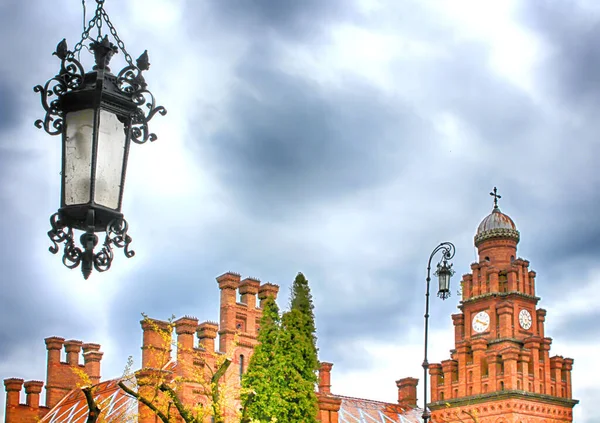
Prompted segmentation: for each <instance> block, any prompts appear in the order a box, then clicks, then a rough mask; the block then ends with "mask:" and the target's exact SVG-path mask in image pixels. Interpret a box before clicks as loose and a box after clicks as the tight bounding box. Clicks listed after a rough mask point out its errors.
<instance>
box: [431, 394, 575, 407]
mask: <svg viewBox="0 0 600 423" xmlns="http://www.w3.org/2000/svg"><path fill="white" fill-rule="evenodd" d="M508 399H517V400H532V401H535V402H543V403H545V404H550V405H555V406H561V407H569V408H573V407H574V406H575V405H576V404H578V403H579V400H574V399H569V398H560V397H554V396H551V395H545V394H536V393H534V392H527V391H518V390H510V391H498V392H490V393H487V394H481V395H473V396H470V397H463V398H456V399H447V400H443V401H436V402H432V403H430V404H429V408H430V409H431V410H432V411H436V410H441V409H445V408H448V407H462V406H465V405H476V404H483V403H489V402H490V401H503V400H508Z"/></svg>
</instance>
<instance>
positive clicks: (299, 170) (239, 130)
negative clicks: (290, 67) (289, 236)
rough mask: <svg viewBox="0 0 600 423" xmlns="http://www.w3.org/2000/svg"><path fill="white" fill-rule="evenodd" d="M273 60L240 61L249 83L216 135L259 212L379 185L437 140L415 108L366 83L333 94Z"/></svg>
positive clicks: (227, 173)
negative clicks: (279, 65) (283, 69)
mask: <svg viewBox="0 0 600 423" xmlns="http://www.w3.org/2000/svg"><path fill="white" fill-rule="evenodd" d="M268 62H269V60H264V56H263V57H261V56H259V57H255V56H254V55H252V54H250V55H249V56H248V57H247V58H246V61H245V62H244V63H243V64H242V65H241V66H240V68H239V71H238V77H239V78H240V79H242V80H244V83H245V84H246V86H243V87H242V86H238V87H237V88H236V89H235V90H234V92H233V93H232V96H231V101H230V106H229V115H230V119H228V123H227V127H223V128H222V129H221V130H220V131H218V133H217V134H216V135H215V136H214V137H213V139H212V140H211V144H212V149H213V158H214V160H215V161H217V162H222V163H224V164H225V166H224V167H223V168H222V169H221V172H222V177H223V179H224V180H225V181H226V183H227V184H228V185H229V186H230V187H232V189H233V190H234V192H235V193H236V194H237V195H238V196H239V198H240V201H244V202H248V201H250V202H252V203H253V204H254V205H255V206H256V208H257V209H258V210H257V211H260V212H264V211H266V210H268V211H269V212H270V213H272V212H274V211H275V212H277V211H278V210H277V209H281V208H286V209H289V208H292V209H293V207H294V206H295V205H297V204H298V203H303V204H307V202H313V201H319V200H324V199H326V198H328V199H332V198H335V197H340V196H343V195H345V194H347V193H349V192H351V191H353V190H359V189H362V188H366V187H372V186H374V185H376V184H377V183H378V182H381V181H383V180H384V179H385V177H386V176H390V175H391V174H392V173H394V174H398V173H401V172H402V169H403V168H404V166H405V164H406V163H407V162H408V161H410V160H411V159H413V158H414V157H415V156H416V154H417V153H416V152H415V150H417V149H418V148H419V147H418V145H419V143H421V144H422V145H423V144H426V143H427V140H428V139H430V138H431V137H430V134H429V129H428V128H427V127H426V126H425V125H424V124H423V121H422V120H421V119H420V118H419V117H418V116H417V115H416V114H415V113H414V112H413V111H412V110H411V109H410V108H409V107H407V106H406V105H404V104H402V103H401V102H399V101H397V100H396V99H393V98H390V97H389V96H387V95H386V94H384V93H382V92H379V91H378V90H377V89H375V88H374V87H372V86H369V85H368V84H366V83H365V82H364V81H360V80H348V81H346V83H345V84H344V87H343V88H342V89H340V90H334V91H328V90H326V89H325V88H324V87H321V86H319V85H318V84H316V83H314V82H311V81H310V80H307V79H303V78H301V77H297V76H293V75H289V74H286V73H285V72H284V71H282V70H280V69H278V68H277V65H276V64H273V63H268ZM253 93H256V94H253ZM399 151H401V152H402V154H400V153H399ZM399 158H400V159H399ZM253 208H254V207H253Z"/></svg>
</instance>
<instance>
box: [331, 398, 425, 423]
mask: <svg viewBox="0 0 600 423" xmlns="http://www.w3.org/2000/svg"><path fill="white" fill-rule="evenodd" d="M334 396H336V397H338V398H340V399H341V400H342V407H341V408H340V412H339V423H416V422H420V421H421V413H422V411H421V410H419V409H408V410H407V409H404V408H402V407H401V406H400V405H398V404H392V403H388V402H381V401H372V400H367V399H362V398H352V397H345V396H342V395H334Z"/></svg>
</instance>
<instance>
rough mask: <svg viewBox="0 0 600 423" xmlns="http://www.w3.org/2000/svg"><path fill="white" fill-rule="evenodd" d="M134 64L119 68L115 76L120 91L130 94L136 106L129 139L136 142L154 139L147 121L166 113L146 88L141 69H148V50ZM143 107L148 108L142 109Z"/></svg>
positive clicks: (154, 136)
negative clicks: (119, 70)
mask: <svg viewBox="0 0 600 423" xmlns="http://www.w3.org/2000/svg"><path fill="white" fill-rule="evenodd" d="M136 65H137V66H134V65H132V64H131V65H129V66H127V67H125V68H123V69H122V70H121V72H119V74H118V76H117V85H118V87H119V89H120V90H121V92H122V93H124V94H127V95H130V96H131V101H133V102H134V103H135V104H136V105H137V106H138V108H137V109H136V111H135V112H134V114H133V116H132V119H131V140H132V141H133V142H135V143H137V144H144V143H145V142H146V141H148V140H149V141H150V142H152V141H156V139H157V137H156V134H154V133H151V132H150V131H149V130H148V122H149V121H150V119H152V118H153V117H154V115H156V114H157V113H159V114H160V115H161V116H164V115H166V114H167V109H165V108H164V107H163V106H156V101H155V100H154V95H152V93H151V92H150V91H148V90H147V89H146V86H147V84H146V80H145V79H144V75H142V72H143V71H146V70H148V69H150V62H149V60H148V50H146V51H144V53H142V55H141V56H140V57H138V58H137V60H136ZM144 107H145V108H147V109H148V110H144Z"/></svg>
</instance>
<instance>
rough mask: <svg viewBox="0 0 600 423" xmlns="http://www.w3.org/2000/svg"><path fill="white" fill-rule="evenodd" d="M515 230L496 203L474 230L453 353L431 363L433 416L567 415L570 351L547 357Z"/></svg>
mask: <svg viewBox="0 0 600 423" xmlns="http://www.w3.org/2000/svg"><path fill="white" fill-rule="evenodd" d="M518 242H519V232H518V231H517V230H516V227H515V225H514V223H513V221H512V219H510V217H508V216H506V215H505V214H503V213H501V212H500V209H498V208H497V206H496V207H495V208H494V210H493V212H492V214H490V216H488V217H486V218H485V219H484V220H483V221H482V223H481V224H480V226H479V229H478V231H477V234H476V235H475V245H476V246H477V249H478V253H479V261H478V262H477V263H473V264H472V265H471V273H469V274H466V275H463V278H462V282H461V286H462V301H461V304H460V306H459V309H460V311H461V312H460V313H458V314H455V315H453V316H452V320H453V322H454V350H452V354H451V359H450V360H445V361H442V363H441V365H440V364H432V365H430V369H429V374H430V377H431V404H430V408H431V410H432V422H454V421H461V420H460V419H463V420H462V421H473V420H472V419H471V420H470V419H469V415H470V414H473V415H477V416H478V419H479V420H478V421H479V422H494V423H510V422H521V421H527V422H530V423H535V422H545V421H548V420H547V419H549V418H552V419H553V420H552V421H554V422H571V421H572V408H573V407H574V406H575V404H577V403H578V401H576V400H573V399H572V397H571V392H572V390H571V370H572V368H573V359H570V358H563V357H562V356H553V357H550V345H551V344H552V339H551V338H548V337H546V336H545V331H544V321H545V316H546V310H544V309H541V308H538V302H539V300H540V299H539V298H538V297H536V294H535V288H536V285H535V283H536V281H535V277H536V273H535V272H534V271H531V270H529V262H528V261H527V260H524V259H521V258H517V243H518Z"/></svg>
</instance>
